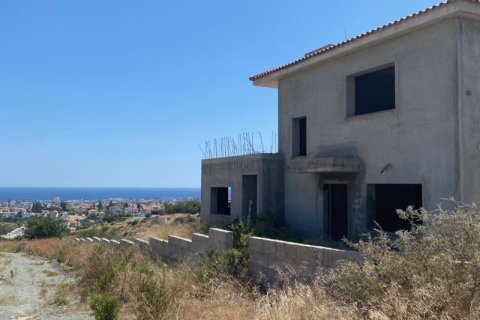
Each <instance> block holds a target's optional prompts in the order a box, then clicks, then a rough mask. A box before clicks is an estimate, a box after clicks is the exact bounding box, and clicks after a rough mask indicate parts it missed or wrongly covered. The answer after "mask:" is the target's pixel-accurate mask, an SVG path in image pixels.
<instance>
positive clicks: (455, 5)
mask: <svg viewBox="0 0 480 320" xmlns="http://www.w3.org/2000/svg"><path fill="white" fill-rule="evenodd" d="M457 16H465V17H469V18H476V19H480V6H479V5H478V4H475V3H472V2H467V1H456V2H452V3H450V4H449V5H446V6H444V7H441V8H439V9H438V10H435V11H432V12H429V13H427V14H424V15H422V16H417V17H415V18H414V19H411V20H405V21H403V22H401V23H399V24H396V25H395V24H394V25H391V26H389V27H387V28H385V29H382V30H379V31H376V32H374V33H372V34H369V35H367V36H365V37H363V38H360V39H356V40H353V41H351V42H350V43H346V44H344V45H341V46H339V47H336V48H334V49H332V50H331V51H327V52H325V53H322V54H318V55H316V56H313V57H311V58H308V59H306V60H304V61H301V62H300V63H296V64H293V65H291V66H288V65H287V66H286V67H280V69H279V70H276V71H273V72H271V73H269V74H267V75H264V76H261V77H258V78H256V79H252V78H254V77H255V76H253V77H252V78H251V81H252V82H253V85H255V86H261V87H270V88H277V87H278V81H279V80H280V79H283V78H285V77H288V76H290V75H292V74H294V73H298V72H302V71H305V70H307V69H310V68H311V67H312V66H314V65H318V64H321V63H325V62H327V61H329V60H332V59H337V58H339V57H341V56H345V55H347V54H351V53H353V52H355V51H359V50H361V49H363V48H365V47H368V46H372V45H375V44H377V43H381V42H384V41H388V40H390V39H393V38H396V37H399V36H401V35H403V34H406V33H409V32H412V31H413V30H417V29H421V28H424V27H427V26H429V25H432V24H435V23H438V22H440V21H443V20H445V19H449V18H452V17H457Z"/></svg>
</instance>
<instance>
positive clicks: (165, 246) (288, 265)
mask: <svg viewBox="0 0 480 320" xmlns="http://www.w3.org/2000/svg"><path fill="white" fill-rule="evenodd" d="M75 240H76V241H77V242H79V243H101V244H104V245H105V246H107V247H114V248H119V249H121V250H131V249H134V248H136V247H138V248H139V249H140V250H142V251H143V252H145V253H148V254H149V255H151V256H152V257H154V258H155V259H160V260H163V261H169V262H180V263H191V262H195V261H198V259H199V257H201V256H202V255H204V254H206V253H208V252H222V251H225V250H228V249H230V248H232V247H233V233H232V232H231V231H226V230H222V229H216V228H210V229H209V232H208V235H205V234H199V233H194V234H192V239H191V240H190V239H184V238H181V237H177V236H169V237H168V240H164V239H158V238H149V239H148V241H146V240H142V239H138V238H135V239H122V240H121V241H116V240H108V239H105V238H97V237H93V238H75ZM248 254H249V269H250V272H251V274H252V276H253V277H255V278H256V279H258V280H261V281H264V282H269V283H272V284H281V283H282V280H283V279H285V276H286V277H289V278H290V277H296V278H301V279H302V280H304V281H310V280H312V279H313V278H314V277H315V276H316V275H319V274H320V273H321V272H322V270H325V269H329V268H334V267H335V266H336V265H337V263H338V262H339V261H340V260H358V259H359V258H360V256H359V254H358V253H357V252H354V251H348V250H339V249H333V248H327V247H320V246H312V245H306V244H301V243H294V242H286V241H280V240H273V239H267V238H259V237H251V238H250V240H249V247H248Z"/></svg>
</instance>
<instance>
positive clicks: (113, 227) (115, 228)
mask: <svg viewBox="0 0 480 320" xmlns="http://www.w3.org/2000/svg"><path fill="white" fill-rule="evenodd" d="M164 219H168V220H166V222H162V223H160V220H157V219H141V220H138V219H127V220H126V221H122V222H114V223H110V224H107V225H103V226H95V227H92V228H90V229H86V230H83V231H81V232H83V233H85V232H87V233H91V234H92V236H93V235H95V236H99V237H106V238H113V239H120V238H141V239H148V238H149V237H156V238H162V239H166V238H168V235H176V236H179V237H183V238H191V236H192V233H195V232H200V233H201V232H206V231H207V229H206V228H205V227H204V226H202V225H201V224H200V221H199V216H198V215H191V214H169V215H165V216H162V221H164ZM182 220H183V221H182ZM185 220H187V221H185Z"/></svg>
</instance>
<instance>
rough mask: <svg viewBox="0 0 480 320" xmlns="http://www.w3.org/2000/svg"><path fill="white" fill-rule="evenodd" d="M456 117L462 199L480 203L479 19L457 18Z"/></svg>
mask: <svg viewBox="0 0 480 320" xmlns="http://www.w3.org/2000/svg"><path fill="white" fill-rule="evenodd" d="M457 28H458V33H459V35H460V36H459V38H458V55H459V58H458V59H457V66H458V74H459V79H458V111H457V114H456V117H455V119H457V120H458V127H459V134H458V139H459V142H460V146H459V161H460V181H461V190H460V192H461V195H462V197H461V199H462V200H464V201H465V202H467V203H470V202H480V107H479V106H480V22H478V21H473V20H469V19H458V20H457Z"/></svg>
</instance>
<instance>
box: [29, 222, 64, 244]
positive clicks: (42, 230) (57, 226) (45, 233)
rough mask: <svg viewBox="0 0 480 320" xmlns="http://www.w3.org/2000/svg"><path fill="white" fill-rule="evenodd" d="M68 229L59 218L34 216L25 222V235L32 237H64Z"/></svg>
mask: <svg viewBox="0 0 480 320" xmlns="http://www.w3.org/2000/svg"><path fill="white" fill-rule="evenodd" d="M67 231H68V230H67V227H66V226H65V222H64V221H63V220H62V219H59V218H51V217H32V218H30V219H28V220H27V222H26V224H25V236H26V237H27V238H30V239H38V238H52V237H62V236H63V235H65V233H67Z"/></svg>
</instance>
